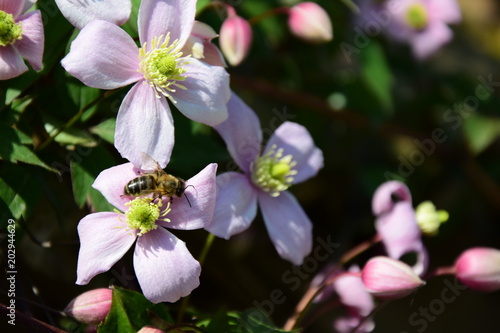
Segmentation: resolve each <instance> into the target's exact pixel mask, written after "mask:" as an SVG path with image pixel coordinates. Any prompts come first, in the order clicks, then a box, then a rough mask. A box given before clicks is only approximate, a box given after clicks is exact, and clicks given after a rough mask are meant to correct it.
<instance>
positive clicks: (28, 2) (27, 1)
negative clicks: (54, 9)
mask: <svg viewBox="0 0 500 333" xmlns="http://www.w3.org/2000/svg"><path fill="white" fill-rule="evenodd" d="M37 1H38V0H24V7H23V9H22V10H21V13H26V11H27V10H28V9H30V8H31V7H33V5H35V3H36V2H37ZM19 2H23V1H19Z"/></svg>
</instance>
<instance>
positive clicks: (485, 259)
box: [455, 247, 500, 292]
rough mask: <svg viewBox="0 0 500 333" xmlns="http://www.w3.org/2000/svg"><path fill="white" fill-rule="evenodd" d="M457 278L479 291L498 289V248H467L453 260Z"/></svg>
mask: <svg viewBox="0 0 500 333" xmlns="http://www.w3.org/2000/svg"><path fill="white" fill-rule="evenodd" d="M455 272H456V276H457V278H458V280H459V281H460V282H461V283H463V284H464V285H466V286H467V287H469V288H471V289H474V290H479V291H486V292H488V291H496V290H500V250H497V249H492V248H486V247H475V248H472V249H468V250H466V251H465V252H463V253H462V254H461V255H460V257H458V259H457V261H456V262H455Z"/></svg>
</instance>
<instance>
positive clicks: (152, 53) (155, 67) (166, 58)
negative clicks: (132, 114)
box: [139, 33, 190, 103]
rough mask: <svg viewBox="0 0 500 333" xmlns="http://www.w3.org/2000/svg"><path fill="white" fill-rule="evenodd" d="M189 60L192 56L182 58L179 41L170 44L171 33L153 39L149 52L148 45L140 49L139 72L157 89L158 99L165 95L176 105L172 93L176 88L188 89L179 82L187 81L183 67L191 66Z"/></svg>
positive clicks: (145, 44)
mask: <svg viewBox="0 0 500 333" xmlns="http://www.w3.org/2000/svg"><path fill="white" fill-rule="evenodd" d="M189 58H190V55H188V56H186V57H183V56H182V52H181V51H180V45H179V40H177V39H176V40H174V41H173V42H172V43H170V33H169V34H167V36H165V37H164V36H159V37H155V38H153V40H152V41H151V47H150V49H149V50H148V45H147V43H144V44H143V46H142V48H140V49H139V60H140V64H139V68H140V70H139V72H140V73H142V74H143V75H144V78H145V79H146V81H147V82H148V84H149V85H150V86H151V87H152V88H154V89H155V94H156V97H158V98H160V97H161V95H163V96H165V97H167V98H169V99H170V100H171V101H172V102H173V103H176V101H175V99H174V98H173V97H172V95H171V93H173V92H175V90H176V88H179V89H186V87H185V86H183V85H182V84H180V83H179V81H184V80H185V79H186V76H185V75H184V73H185V72H186V69H185V68H184V67H183V66H184V65H187V64H189ZM160 94H161V95H160Z"/></svg>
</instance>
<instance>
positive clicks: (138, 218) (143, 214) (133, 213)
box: [125, 197, 170, 236]
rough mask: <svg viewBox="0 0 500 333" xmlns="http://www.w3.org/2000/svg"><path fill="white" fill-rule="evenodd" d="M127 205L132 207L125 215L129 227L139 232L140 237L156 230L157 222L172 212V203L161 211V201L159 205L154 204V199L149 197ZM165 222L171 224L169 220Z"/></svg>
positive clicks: (135, 200) (137, 199)
mask: <svg viewBox="0 0 500 333" xmlns="http://www.w3.org/2000/svg"><path fill="white" fill-rule="evenodd" d="M125 205H126V206H129V207H130V208H129V209H128V210H127V212H126V213H125V218H126V220H127V225H128V226H129V228H130V229H132V230H139V233H138V234H137V235H138V236H141V235H144V234H145V233H147V232H149V231H151V230H154V229H156V228H157V227H158V225H157V224H156V221H158V220H159V219H160V217H162V216H165V215H167V214H168V213H169V212H170V203H168V205H167V207H166V208H165V209H164V210H163V211H161V209H160V208H161V206H162V202H161V200H160V201H158V203H154V202H153V198H149V197H146V198H136V199H134V200H132V201H129V202H127V203H126V204H125ZM163 220H164V221H166V222H170V220H169V219H167V218H165V219H163Z"/></svg>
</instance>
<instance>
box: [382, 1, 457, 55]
mask: <svg viewBox="0 0 500 333" xmlns="http://www.w3.org/2000/svg"><path fill="white" fill-rule="evenodd" d="M381 8H382V10H384V11H388V12H389V13H391V14H392V16H391V20H390V22H389V24H388V26H387V33H388V34H389V35H390V36H391V37H393V38H394V39H396V40H399V41H402V42H406V43H409V44H410V46H411V48H412V49H413V53H414V54H415V56H416V57H417V58H418V59H424V58H427V57H429V56H430V55H432V54H433V53H434V52H436V51H437V50H438V49H439V48H440V47H441V46H443V45H444V44H446V43H448V42H449V41H450V40H451V39H452V37H453V32H452V30H451V29H450V28H449V27H448V24H450V23H458V22H460V21H461V19H462V15H461V12H460V7H459V5H458V3H457V1H456V0H388V1H386V2H384V3H383V4H382V6H381Z"/></svg>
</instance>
